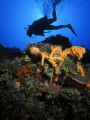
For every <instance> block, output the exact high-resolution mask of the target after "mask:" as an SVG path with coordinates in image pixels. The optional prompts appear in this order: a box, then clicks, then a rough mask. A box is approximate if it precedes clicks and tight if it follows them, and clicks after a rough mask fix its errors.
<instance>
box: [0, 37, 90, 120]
mask: <svg viewBox="0 0 90 120" xmlns="http://www.w3.org/2000/svg"><path fill="white" fill-rule="evenodd" d="M56 38H57V37H55V39H56ZM2 49H4V48H2ZM5 50H6V49H5ZM7 52H8V51H7ZM7 52H6V53H7ZM4 53H5V52H4ZM10 54H11V52H9V54H8V55H10ZM84 54H86V49H85V48H84V47H80V46H69V47H63V46H62V45H60V44H59V45H54V44H51V43H38V44H32V45H29V46H28V47H27V49H26V50H25V51H24V52H21V53H20V54H19V55H20V56H19V55H18V54H17V56H16V54H15V56H14V54H13V59H12V58H11V57H8V56H7V57H3V56H2V57H1V58H0V119H1V120H18V119H22V120H67V119H71V120H80V119H82V120H89V119H90V75H89V73H90V64H89V63H88V64H84V62H83V60H82V59H83V57H84ZM10 56H11V55H10Z"/></svg>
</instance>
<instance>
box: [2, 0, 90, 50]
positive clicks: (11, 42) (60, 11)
mask: <svg viewBox="0 0 90 120" xmlns="http://www.w3.org/2000/svg"><path fill="white" fill-rule="evenodd" d="M39 1H40V0H39ZM41 1H43V0H41ZM46 1H47V3H48V0H46ZM49 4H50V3H49ZM50 9H51V8H50V6H49V8H48V17H51V12H50ZM89 11H90V0H63V2H62V3H61V5H58V6H57V18H58V20H57V21H56V22H55V23H54V24H53V25H59V24H68V23H70V24H72V26H73V27H74V29H75V31H76V32H77V34H78V37H75V36H74V35H73V34H72V32H71V31H70V30H68V29H61V30H57V31H52V32H50V33H47V34H45V37H40V36H33V37H32V38H29V37H28V36H27V35H26V31H25V29H24V27H26V26H27V25H29V24H31V23H32V22H33V21H34V20H37V19H39V18H40V17H42V16H43V15H44V14H45V13H44V9H43V7H42V2H35V0H0V43H1V44H3V45H4V46H6V47H18V48H20V49H22V50H23V49H25V48H26V47H27V45H28V44H29V43H35V42H38V41H42V40H44V39H45V38H46V37H49V36H51V35H56V34H62V35H65V36H66V37H69V38H70V41H71V42H72V44H73V45H84V46H85V47H86V48H89V49H90V14H89Z"/></svg>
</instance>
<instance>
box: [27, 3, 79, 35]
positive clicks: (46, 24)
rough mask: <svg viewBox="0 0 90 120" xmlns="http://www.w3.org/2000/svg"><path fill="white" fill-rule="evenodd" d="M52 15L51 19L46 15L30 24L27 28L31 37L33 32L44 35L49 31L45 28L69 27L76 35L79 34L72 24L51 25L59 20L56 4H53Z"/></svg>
mask: <svg viewBox="0 0 90 120" xmlns="http://www.w3.org/2000/svg"><path fill="white" fill-rule="evenodd" d="M52 16H53V18H50V19H48V18H47V16H44V17H42V18H40V19H39V20H36V21H34V22H33V23H32V25H29V27H28V29H27V35H28V36H29V37H31V36H32V35H33V34H34V35H40V36H44V33H47V32H44V30H58V29H62V28H68V29H70V30H71V31H72V32H73V34H74V35H75V36H77V34H76V32H75V31H74V29H73V27H72V25H71V24H67V25H58V26H54V25H51V24H52V23H53V22H55V21H56V20H57V16H56V5H55V4H54V5H53V14H52Z"/></svg>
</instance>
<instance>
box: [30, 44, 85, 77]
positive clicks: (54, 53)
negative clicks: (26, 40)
mask: <svg viewBox="0 0 90 120" xmlns="http://www.w3.org/2000/svg"><path fill="white" fill-rule="evenodd" d="M29 52H31V53H32V54H34V55H40V56H41V58H42V59H41V64H42V66H44V64H45V59H46V60H48V61H49V63H50V64H51V65H52V67H53V68H54V71H55V75H56V77H55V79H57V77H58V74H59V68H58V64H57V61H58V62H59V67H62V65H63V62H64V60H65V58H66V57H67V56H68V55H71V56H75V57H77V59H78V60H77V70H78V72H79V73H80V74H81V76H85V72H84V70H83V68H82V66H81V65H80V64H79V63H78V61H79V60H80V59H81V58H82V57H83V54H85V52H86V50H85V48H83V47H78V46H73V47H71V48H68V49H65V50H63V51H62V47H61V46H52V47H51V54H48V53H45V52H42V51H40V50H39V49H38V48H37V47H31V48H30V49H29Z"/></svg>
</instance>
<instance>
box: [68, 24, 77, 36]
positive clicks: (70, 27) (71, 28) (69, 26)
mask: <svg viewBox="0 0 90 120" xmlns="http://www.w3.org/2000/svg"><path fill="white" fill-rule="evenodd" d="M68 28H69V29H70V30H71V31H72V32H73V34H74V35H75V36H77V33H76V32H75V30H74V29H73V27H72V25H70V24H68Z"/></svg>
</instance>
